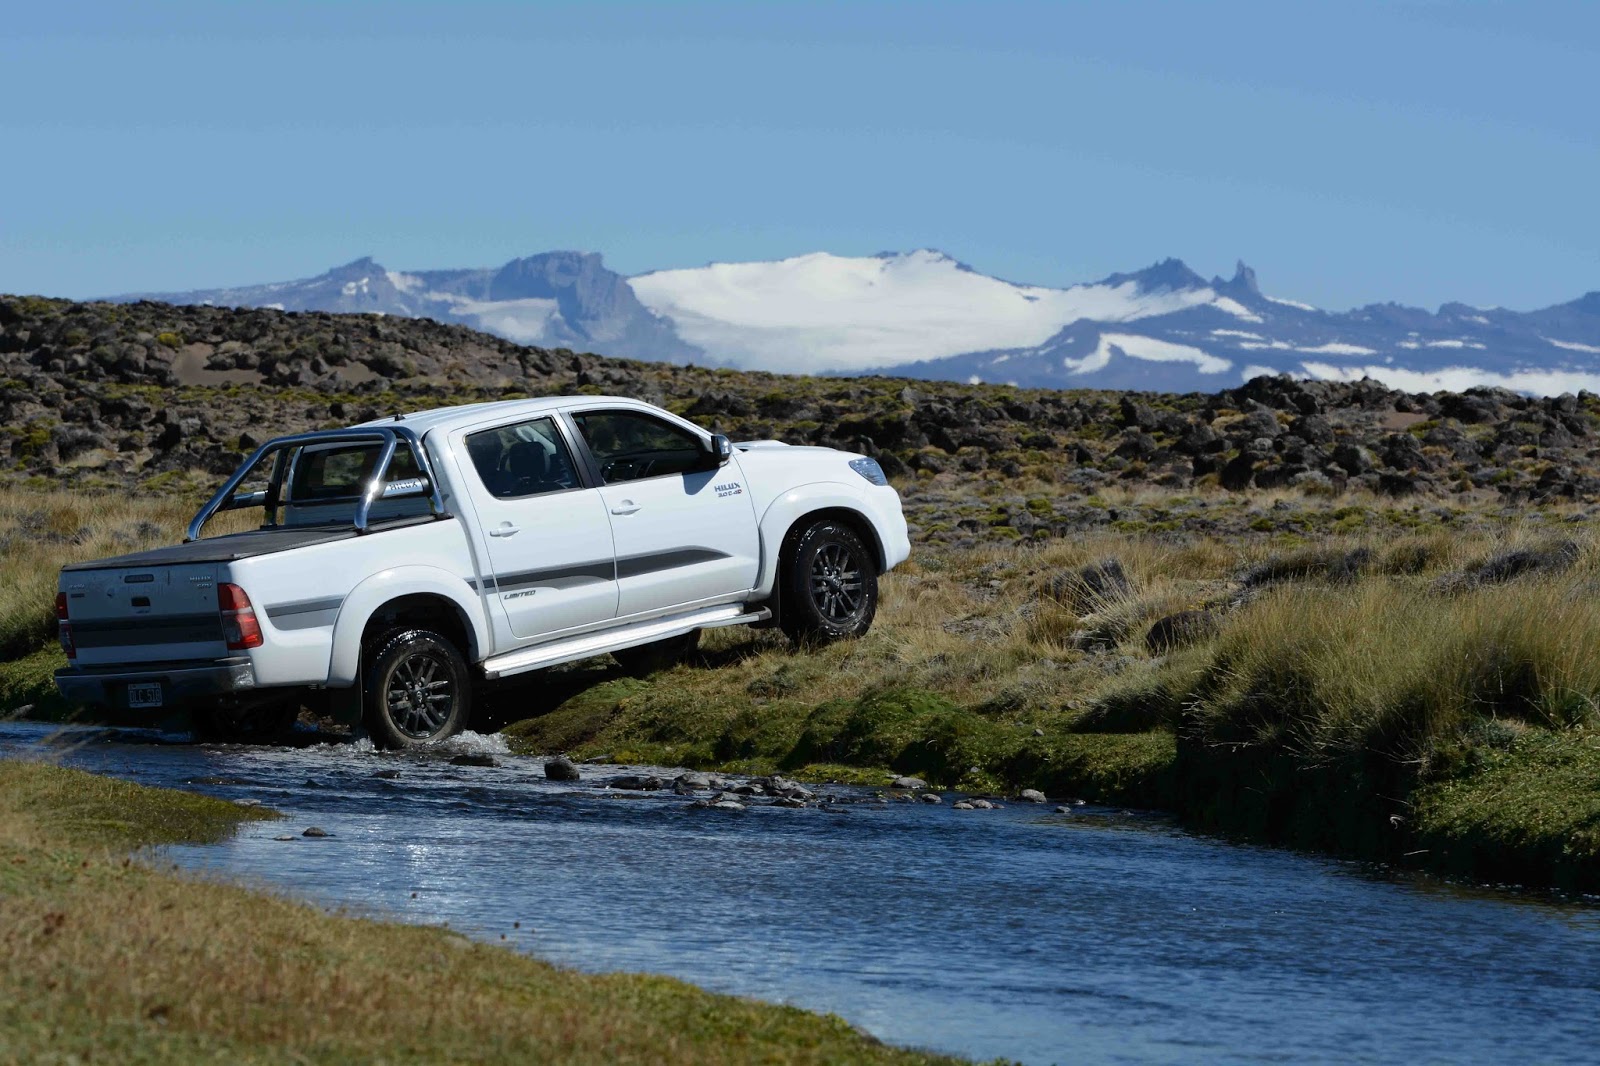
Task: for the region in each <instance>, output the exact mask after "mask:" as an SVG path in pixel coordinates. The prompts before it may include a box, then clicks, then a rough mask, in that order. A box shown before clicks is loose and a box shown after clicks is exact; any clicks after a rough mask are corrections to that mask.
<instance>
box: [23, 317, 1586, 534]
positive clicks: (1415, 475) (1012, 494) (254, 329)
mask: <svg viewBox="0 0 1600 1066" xmlns="http://www.w3.org/2000/svg"><path fill="white" fill-rule="evenodd" d="M573 392H578V393H595V394H620V395H628V396H637V397H641V398H643V399H646V400H649V401H652V402H655V403H658V404H661V405H663V406H665V407H668V408H670V409H671V410H674V411H676V412H679V413H681V414H683V415H686V416H687V417H690V418H692V419H695V420H697V421H699V422H700V423H702V424H704V425H706V426H709V427H713V428H716V429H719V430H721V431H723V432H725V433H728V434H729V435H730V436H732V437H734V438H735V439H753V438H769V437H770V438H778V439H782V440H785V441H789V442H791V443H796V444H800V443H805V444H823V445H831V446H837V447H843V448H850V449H858V450H861V451H863V452H866V453H868V454H871V455H875V456H877V457H878V458H879V459H880V461H881V462H882V463H883V465H884V467H885V468H886V469H887V470H888V471H889V472H890V474H891V475H892V476H894V477H895V478H897V479H899V482H900V484H901V485H902V486H903V491H904V492H905V494H906V496H907V498H908V501H910V503H911V508H912V513H913V517H914V519H915V520H916V521H917V522H918V523H919V525H920V526H921V527H922V529H923V532H924V533H926V534H928V535H930V536H933V537H935V538H937V537H939V536H945V537H949V538H958V539H959V538H961V537H962V536H964V535H966V534H971V533H974V532H977V531H979V530H980V529H998V530H1001V531H1002V535H1004V536H1010V537H1019V536H1021V537H1042V536H1050V535H1059V534H1062V533H1065V532H1068V531H1071V530H1073V529H1079V528H1083V527H1085V526H1095V525H1106V524H1116V523H1119V522H1120V523H1124V524H1126V523H1128V522H1135V523H1143V524H1148V525H1150V526H1153V527H1154V528H1155V529H1156V530H1158V531H1159V530H1163V529H1201V530H1210V531H1223V532H1226V531H1229V527H1228V525H1227V524H1226V523H1224V524H1223V525H1222V526H1217V525H1216V522H1217V518H1216V517H1215V516H1217V515H1219V514H1234V515H1235V517H1236V519H1237V523H1238V524H1243V523H1248V522H1250V521H1253V520H1254V519H1253V518H1251V517H1249V512H1248V511H1247V510H1240V509H1237V508H1232V509H1230V507H1229V501H1233V500H1251V501H1255V502H1256V504H1259V502H1260V501H1261V500H1262V499H1264V498H1266V496H1270V495H1271V493H1272V492H1273V491H1283V492H1285V493H1286V494H1290V495H1293V496H1295V497H1296V498H1309V499H1313V500H1315V499H1322V500H1326V501H1327V503H1328V506H1327V509H1326V511H1327V514H1329V515H1332V516H1337V515H1338V514H1339V511H1340V508H1339V504H1340V501H1342V500H1362V501H1368V502H1369V503H1371V505H1372V506H1374V507H1392V508H1401V509H1409V510H1411V511H1417V510H1419V509H1427V508H1436V507H1439V506H1455V505H1460V506H1468V505H1470V506H1471V507H1473V508H1474V509H1484V508H1488V509H1491V510H1494V509H1515V508H1518V507H1522V506H1524V505H1526V504H1528V503H1530V502H1543V501H1552V502H1553V501H1568V502H1576V503H1579V504H1584V503H1588V502H1591V501H1593V500H1595V499H1596V498H1597V497H1600V421H1597V415H1600V397H1596V396H1594V395H1592V394H1589V393H1580V394H1579V395H1577V396H1572V395H1563V396H1558V397H1551V398H1530V397H1526V396H1521V395H1517V394H1513V393H1509V392H1505V391H1502V390H1487V389H1474V390H1469V391H1468V392H1465V393H1459V394H1457V393H1433V394H1417V393H1405V392H1400V391H1396V390H1393V389H1388V388H1384V387H1382V386H1380V385H1378V384H1376V383H1374V382H1370V381H1362V382H1355V383H1331V382H1299V381H1295V380H1291V379H1289V378H1287V377H1276V378H1266V377H1263V378H1256V379H1254V380H1252V381H1250V382H1248V383H1246V384H1244V385H1242V386H1240V387H1238V388H1233V389H1228V390H1225V391H1222V392H1218V393H1211V394H1203V393H1189V394H1181V395H1171V394H1136V395H1132V394H1118V393H1107V392H1091V391H1049V390H1028V389H1017V388H1011V387H1007V386H997V385H959V384H953V383H943V382H923V381H917V382H909V381H904V380H893V379H884V378H807V377H792V376H784V375H775V374H766V373H754V372H739V371H731V370H726V369H711V368H704V367H694V366H674V365H667V364H661V363H645V362H636V361H628V360H619V359H610V358H604V357H601V356H596V355H588V354H579V353H575V352H572V351H569V350H565V349H545V348H536V347H525V346H521V345H517V344H513V343H511V342H510V341H506V340H503V339H500V338H498V337H493V336H490V335H487V334H484V333H479V332H476V331H473V330H470V329H467V328H465V327H461V326H451V325H442V324H440V323H437V322H433V321H431V320H426V319H395V318H389V317H384V316H377V315H337V314H329V313H322V312H307V313H295V312H283V311H276V310H259V309H254V310H252V309H242V310H236V309H224V308H217V307H204V306H188V307H176V306H170V305H165V304H157V303H148V302H140V303H133V304H113V303H74V302H70V301H64V300H48V299H43V298H39V297H11V296H0V414H3V415H4V420H5V426H6V431H5V433H4V434H3V436H0V467H3V468H4V469H5V470H6V471H8V476H9V477H10V478H12V479H15V480H21V481H29V480H30V479H34V483H35V484H41V485H42V484H52V485H59V484H61V483H62V482H63V480H64V479H68V478H70V480H71V483H72V484H73V485H74V486H76V487H79V488H85V489H94V488H97V487H98V488H107V489H109V488H114V487H128V486H140V487H142V488H144V489H146V490H148V491H166V492H180V493H193V492H196V491H198V490H199V489H200V488H202V487H203V486H204V485H206V484H210V483H211V482H213V481H214V480H215V479H216V478H217V477H218V476H219V475H222V474H225V473H227V472H229V471H230V470H231V469H232V468H233V467H234V466H235V464H236V463H237V461H238V459H239V456H240V454H241V453H242V452H245V451H247V450H248V449H250V448H252V447H254V446H255V445H256V444H257V443H259V442H260V441H261V440H263V439H265V438H266V437H268V436H271V435H274V434H278V433H286V432H292V431H298V430H304V429H308V428H313V427H322V426H332V425H339V424H348V423H351V422H355V421H360V420H363V419H368V418H374V417H378V416H382V415H386V414H389V413H391V412H397V411H405V410H415V409H418V408H422V407H429V406H434V405H438V404H447V403H462V402H468V401H473V400H484V399H498V398H505V397H514V396H529V395H549V394H560V393H573ZM1145 490H1150V491H1149V492H1146V491H1145ZM1264 493H1265V494H1266V495H1265V496H1264ZM1146 497H1148V498H1149V499H1151V500H1153V499H1155V498H1156V497H1160V499H1161V502H1160V503H1159V504H1156V503H1151V502H1148V501H1147V499H1146ZM1119 501H1121V503H1120V504H1119ZM1174 501H1176V502H1174ZM1372 501H1376V502H1375V503H1372ZM1385 501H1387V502H1385ZM1332 520H1338V519H1337V518H1334V519H1332ZM1119 528H1121V527H1119Z"/></svg>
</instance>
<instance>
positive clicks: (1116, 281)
mask: <svg viewBox="0 0 1600 1066" xmlns="http://www.w3.org/2000/svg"><path fill="white" fill-rule="evenodd" d="M1130 281H1131V282H1133V283H1134V284H1135V285H1136V286H1137V287H1138V289H1139V291H1140V292H1160V291H1163V290H1165V291H1168V292H1180V291H1182V290H1184V289H1200V288H1204V287H1205V284H1206V279H1205V278H1202V277H1201V276H1200V275H1199V274H1196V273H1195V272H1194V271H1192V270H1190V269H1189V265H1188V264H1187V263H1185V262H1184V261H1183V260H1182V259H1163V260H1162V261H1161V262H1159V263H1155V264H1153V265H1151V266H1147V267H1145V268H1144V269H1143V270H1138V271H1135V272H1133V273H1132V274H1112V275H1111V276H1110V277H1108V278H1106V279H1104V280H1103V281H1101V282H1100V283H1099V284H1101V285H1111V286H1117V285H1125V284H1127V283H1128V282H1130Z"/></svg>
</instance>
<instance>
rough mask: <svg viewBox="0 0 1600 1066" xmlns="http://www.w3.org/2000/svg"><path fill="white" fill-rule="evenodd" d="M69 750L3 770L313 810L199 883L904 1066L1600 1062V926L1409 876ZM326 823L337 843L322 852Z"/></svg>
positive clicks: (243, 758)
mask: <svg viewBox="0 0 1600 1066" xmlns="http://www.w3.org/2000/svg"><path fill="white" fill-rule="evenodd" d="M51 735H52V731H51V730H49V729H47V728H45V727H42V726H36V725H28V724H8V725H4V726H0V748H3V749H4V753H5V754H17V753H19V752H22V751H25V750H27V749H33V748H37V747H38V746H40V745H48V746H50V747H51V748H52V749H54V750H55V751H57V752H59V753H60V755H61V757H62V758H63V759H64V761H66V762H69V763H71V764H74V765H78V766H82V767H85V768H87V769H91V770H97V771H101V772H105V773H112V774H117V775H119V776H123V777H128V778H132V779H134V780H137V781H141V782H144V783H147V784H153V785H169V786H170V785H176V786H182V787H188V788H192V789H195V790H197V791H202V792H209V793H213V794H216V795H219V796H225V797H227V798H230V799H258V800H260V801H261V802H262V803H264V804H267V805H269V806H272V807H275V808H277V809H279V810H281V811H283V812H284V813H285V814H286V815H288V821H287V822H278V823H263V824H254V825H250V826H248V827H246V829H245V830H244V832H243V833H242V835H240V836H239V837H238V838H237V839H235V840H233V841H231V842H229V843H225V844H220V845H208V846H204V847H186V848H176V849H171V854H172V856H173V858H174V860H175V861H178V862H182V863H185V864H187V865H189V866H191V867H198V868H205V869H208V870H216V871H225V872H226V873H228V874H229V875H230V876H233V877H236V878H239V879H243V880H246V881H248V882H253V883H257V884H265V885H270V886H276V887H279V888H283V889H287V890H290V891H292V892H294V893H296V894H299V895H301V896H309V897H311V898H313V899H315V900H317V901H319V902H323V903H328V904H344V905H349V906H354V907H356V908H359V909H362V910H364V911H368V912H374V913H378V914H382V915H387V916H391V917H395V918H399V919H402V920H405V921H414V922H443V921H447V922H449V923H450V925H451V927H452V928H455V929H460V930H462V931H464V932H467V933H468V934H469V935H473V936H478V937H481V938H483V939H486V940H492V941H495V942H497V943H498V942H499V940H500V936H501V934H505V935H506V937H507V938H508V939H507V942H508V943H510V944H514V945H515V946H516V947H518V948H519V949H522V950H526V951H530V952H533V953H535V954H537V955H539V956H542V957H544V958H547V959H550V960H552V961H555V962H560V963H564V964H567V965H571V966H576V967H580V968H583V969H588V970H645V971H653V972H658V973H667V974H672V975H675V976H678V977H682V978H685V979H687V980H690V981H693V982H695V983H696V984H699V985H702V986H705V987H707V988H712V989H716V990H718V991H726V992H735V993H739V994H743V995H751V996H758V997H761V998H763V999H769V1000H776V1001H783V1002H788V1003H794V1004H797V1005H799V1006H803V1007H807V1008H811V1009H815V1010H825V1011H833V1012H836V1013H838V1014H840V1015H842V1016H844V1017H845V1018H848V1019H849V1020H850V1021H852V1022H854V1023H856V1024H857V1025H859V1026H861V1027H863V1028H865V1029H867V1030H869V1031H870V1032H872V1033H873V1034H875V1035H877V1036H879V1037H881V1038H883V1039H885V1040H888V1041H891V1042H894V1043H901V1044H914V1045H921V1046H926V1047H933V1048H938V1049H941V1050H946V1051H952V1052H957V1053H962V1054H966V1055H971V1056H974V1057H978V1058H991V1057H996V1056H1004V1057H1009V1058H1016V1059H1020V1060H1023V1061H1025V1062H1029V1063H1051V1062H1063V1063H1064V1062H1088V1063H1094V1062H1129V1061H1137V1062H1192V1061H1196V1060H1217V1059H1226V1060H1230V1061H1250V1060H1267V1061H1282V1060H1294V1061H1307V1060H1338V1061H1352V1060H1358V1061H1375V1062H1394V1063H1413V1062H1431V1061H1456V1062H1459V1061H1481V1062H1506V1061H1521V1062H1577V1061H1594V1060H1595V1057H1596V1055H1597V1054H1600V1052H1597V1050H1596V1046H1597V1045H1596V1042H1595V1036H1596V1032H1597V1027H1600V907H1597V906H1594V905H1583V904H1572V905H1557V904H1552V903H1548V902H1540V901H1535V900H1532V899H1529V898H1525V897H1518V896H1515V895H1509V894H1501V893H1495V892H1490V891H1478V890H1465V889H1460V888H1454V887H1449V886H1444V885H1441V884H1439V883H1437V882H1432V881H1426V880H1406V881H1395V880H1389V879H1385V878H1383V877H1381V876H1378V875H1375V874H1374V873H1372V872H1371V871H1369V870H1367V869H1366V868H1364V867H1362V866H1359V865H1352V864H1345V863H1339V862H1335V861H1331V860H1324V859H1318V858H1315V857H1308V856H1304V855H1296V854H1290V853H1286V852H1279V851H1273V850H1268V849H1261V848H1251V847H1238V846H1232V845H1228V844H1224V843H1219V842H1217V841H1214V840H1210V839H1206V838H1202V837H1196V836H1191V835H1189V834H1186V833H1184V832H1181V831H1179V830H1177V829H1175V828H1173V827H1172V826H1171V825H1169V824H1168V823H1166V822H1164V821H1162V820H1160V819H1156V818H1152V817H1148V816H1141V815H1133V814H1127V813H1124V812H1119V811H1114V810H1107V809H1097V808H1094V807H1085V808H1079V809H1077V811H1076V812H1074V813H1072V814H1066V815H1063V814H1055V813H1052V808H1051V807H1045V808H1042V809H1041V808H1039V807H1034V806H1026V805H1020V804H1018V805H1010V806H1007V807H1006V808H1005V809H1003V810H995V811H954V810H951V809H950V807H949V805H948V803H946V804H945V805H942V806H938V807H935V806H932V805H925V804H920V803H918V804H900V803H890V804H887V805H880V804H875V803H865V802H851V803H849V804H848V805H847V806H846V808H845V810H844V812H843V813H829V812H826V811H823V810H819V809H816V808H810V809H804V810H786V809H782V808H776V807H755V806H753V807H751V808H750V809H748V810H746V811H743V812H733V811H720V810H705V809H692V808H691V807H689V805H688V803H689V801H688V799H687V798H685V797H680V796H674V795H671V794H670V793H647V794H639V793H631V794H629V793H617V792H613V791H610V790H606V789H603V788H600V787H597V786H596V785H595V784H593V783H591V782H590V781H589V780H585V782H583V783H581V784H576V785H572V784H557V783H554V782H549V781H546V780H545V779H544V776H543V773H542V768H541V763H540V761H539V760H536V759H524V758H518V757H515V756H509V755H505V754H503V753H502V754H499V755H498V758H499V759H500V761H501V763H502V765H500V766H498V767H478V766H456V765H451V764H450V762H449V761H448V760H449V756H450V755H452V754H457V753H459V752H460V751H461V750H463V748H460V747H458V748H456V749H455V750H453V751H450V752H446V753H443V754H439V755H430V756H427V757H420V756H401V755H390V754H384V753H378V752H373V751H371V750H370V749H368V748H366V746H365V745H362V744H356V745H352V744H347V743H329V744H319V745H314V746H309V747H301V748H244V747H213V746H198V745H192V744H187V743H169V742H168V741H172V740H181V739H182V738H181V737H177V738H173V737H166V738H163V737H160V736H158V735H156V734H145V733H137V732H119V731H106V730H69V731H66V732H63V733H60V734H59V735H57V736H56V737H55V739H54V740H51V739H49V738H50V737H51ZM458 743H460V744H461V745H462V746H463V747H465V748H471V747H473V746H477V747H480V748H485V749H494V748H495V747H496V746H497V745H498V739H497V738H471V737H469V738H467V739H466V740H464V741H460V742H458ZM386 771H398V773H399V776H398V777H380V776H377V775H378V774H380V773H381V772H386ZM622 772H624V770H623V768H617V767H584V773H585V777H586V779H587V778H590V777H593V778H596V779H600V778H604V777H606V776H610V775H612V774H616V773H622ZM831 791H834V792H835V793H837V794H838V795H839V796H840V797H841V799H842V800H860V799H864V798H865V797H864V796H863V795H862V794H860V793H851V792H850V791H849V790H844V789H835V790H831ZM311 825H315V826H318V827H320V828H322V829H325V830H327V832H328V833H329V834H331V836H330V837H329V838H327V839H307V838H303V837H301V836H299V835H298V834H299V832H300V830H301V829H303V828H305V827H306V826H311ZM287 832H292V833H293V834H295V837H294V839H293V840H290V841H278V840H275V839H273V838H274V837H277V836H279V835H282V834H285V833H287ZM516 922H520V923H521V928H520V929H517V928H514V927H513V923H516Z"/></svg>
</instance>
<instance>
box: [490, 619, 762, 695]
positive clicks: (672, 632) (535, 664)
mask: <svg viewBox="0 0 1600 1066" xmlns="http://www.w3.org/2000/svg"><path fill="white" fill-rule="evenodd" d="M771 617H772V608H770V607H762V608H760V609H759V610H755V611H751V610H748V609H746V608H745V607H744V606H742V605H740V604H728V605H726V606H723V607H707V608H705V609H703V610H699V611H691V612H689V613H688V614H679V615H673V616H672V617H670V618H658V619H655V620H653V621H650V622H637V623H635V624H633V625H630V626H624V627H622V628H621V629H608V630H605V631H603V632H600V633H585V634H583V635H582V636H577V637H568V638H567V639H566V640H556V641H551V642H550V643H549V644H539V645H536V646H535V647H532V648H520V649H518V650H517V651H512V652H507V653H506V654H504V655H497V656H495V657H494V658H492V659H485V660H484V663H483V676H484V677H486V678H488V679H489V680H491V681H492V680H494V679H495V678H497V677H510V676H512V675H513V674H523V673H527V672H528V671H529V670H542V669H544V668H545V667H547V666H556V665H558V664H560V663H570V662H572V661H574V660H576V659H587V658H589V657H590V656H591V655H604V654H605V653H606V652H609V651H621V650H622V649H623V648H635V647H638V646H639V645H640V644H651V643H654V642H655V641H658V640H667V639H670V638H672V637H681V636H683V635H684V634H685V633H691V632H693V631H694V630H696V629H716V628H718V627H720V626H739V625H748V624H749V623H751V622H764V621H766V620H767V619H768V618H771Z"/></svg>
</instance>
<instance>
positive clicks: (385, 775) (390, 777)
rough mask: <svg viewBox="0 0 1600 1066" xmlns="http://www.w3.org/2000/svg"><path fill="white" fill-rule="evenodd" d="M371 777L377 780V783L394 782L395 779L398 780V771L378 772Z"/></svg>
mask: <svg viewBox="0 0 1600 1066" xmlns="http://www.w3.org/2000/svg"><path fill="white" fill-rule="evenodd" d="M372 776H373V777H375V778H377V779H378V780H379V781H394V780H396V779H397V778H399V776H400V771H399V770H379V771H378V772H377V773H375V774H373V775H372Z"/></svg>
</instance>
